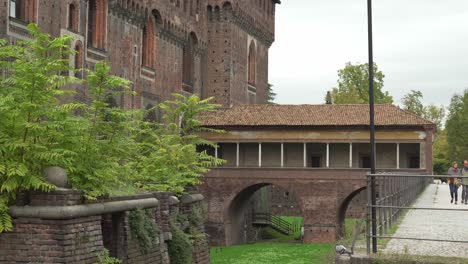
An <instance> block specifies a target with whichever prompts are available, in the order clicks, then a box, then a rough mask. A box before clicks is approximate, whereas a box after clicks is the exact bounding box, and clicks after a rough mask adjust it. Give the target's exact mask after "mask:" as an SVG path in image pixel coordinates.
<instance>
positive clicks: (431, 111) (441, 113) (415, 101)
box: [402, 90, 445, 130]
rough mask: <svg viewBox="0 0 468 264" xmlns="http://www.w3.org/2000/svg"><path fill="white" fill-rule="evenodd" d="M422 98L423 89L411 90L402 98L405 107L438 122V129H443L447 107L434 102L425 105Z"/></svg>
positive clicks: (435, 122)
mask: <svg viewBox="0 0 468 264" xmlns="http://www.w3.org/2000/svg"><path fill="white" fill-rule="evenodd" d="M422 98H423V94H422V92H421V91H417V90H411V92H409V93H408V94H407V95H405V96H404V97H403V99H402V103H403V109H405V110H407V111H409V112H411V113H413V114H416V115H418V116H420V117H423V118H425V119H427V120H429V121H431V122H433V123H434V124H436V126H437V129H438V130H441V129H442V122H443V120H444V118H445V107H444V106H437V105H434V104H430V105H427V106H424V105H423V103H422V102H421V100H422Z"/></svg>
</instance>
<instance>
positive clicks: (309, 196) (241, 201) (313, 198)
mask: <svg viewBox="0 0 468 264" xmlns="http://www.w3.org/2000/svg"><path fill="white" fill-rule="evenodd" d="M400 172H401V171H400ZM413 172H414V171H413ZM366 173H367V170H360V169H356V170H353V171H351V170H337V169H334V170H326V169H323V170H321V169H317V170H310V169H280V170H279V169H268V168H258V169H257V168H256V169H252V168H219V169H213V170H212V171H211V172H210V173H209V174H208V175H207V176H206V177H205V179H204V184H203V186H202V192H203V193H204V195H205V201H206V202H207V204H208V223H207V232H208V233H209V234H210V236H211V243H212V244H213V245H234V244H241V243H245V242H246V237H245V230H244V228H245V227H244V225H245V209H246V206H247V204H246V202H247V201H248V200H249V198H250V197H251V196H252V195H253V194H254V193H255V192H256V191H257V190H259V189H260V188H262V187H264V186H267V185H275V186H278V187H281V188H283V189H285V190H287V191H288V192H289V193H290V194H292V195H294V196H295V197H296V199H297V202H298V204H299V206H300V210H301V212H302V215H303V217H304V242H306V243H313V242H333V241H336V239H337V237H338V235H339V233H340V231H341V226H342V224H343V221H344V217H345V215H346V209H347V208H348V205H349V203H350V202H351V200H352V199H353V198H354V197H355V196H356V195H357V194H358V193H360V192H361V191H363V190H365V187H366V179H365V175H366Z"/></svg>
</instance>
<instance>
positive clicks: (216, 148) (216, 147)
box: [215, 144, 218, 158]
mask: <svg viewBox="0 0 468 264" xmlns="http://www.w3.org/2000/svg"><path fill="white" fill-rule="evenodd" d="M215 158H218V144H216V146H215Z"/></svg>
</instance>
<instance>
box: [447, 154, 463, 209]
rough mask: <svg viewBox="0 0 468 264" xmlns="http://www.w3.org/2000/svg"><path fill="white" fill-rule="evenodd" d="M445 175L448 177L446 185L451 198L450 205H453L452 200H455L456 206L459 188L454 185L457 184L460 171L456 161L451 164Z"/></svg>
mask: <svg viewBox="0 0 468 264" xmlns="http://www.w3.org/2000/svg"><path fill="white" fill-rule="evenodd" d="M447 174H448V175H449V178H448V184H449V188H450V197H451V200H450V203H453V199H454V198H455V204H457V202H458V187H459V186H457V184H456V183H457V182H458V179H457V177H459V176H460V175H461V170H460V169H459V168H458V163H457V162H456V161H454V162H453V163H452V167H451V168H449V169H448V172H447Z"/></svg>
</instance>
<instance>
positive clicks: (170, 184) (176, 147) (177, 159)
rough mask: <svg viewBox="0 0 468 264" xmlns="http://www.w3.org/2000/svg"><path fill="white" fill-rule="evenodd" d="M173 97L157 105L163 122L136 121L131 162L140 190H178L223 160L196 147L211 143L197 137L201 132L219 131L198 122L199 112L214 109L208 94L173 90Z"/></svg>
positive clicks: (190, 184)
mask: <svg viewBox="0 0 468 264" xmlns="http://www.w3.org/2000/svg"><path fill="white" fill-rule="evenodd" d="M173 96H174V98H175V99H174V100H169V101H166V102H164V103H162V104H161V105H160V108H161V109H162V110H163V111H164V113H165V114H164V116H163V119H164V120H165V123H164V125H161V126H159V128H156V127H155V126H154V124H152V123H149V122H140V124H139V127H140V129H139V135H137V139H136V140H135V141H136V142H137V145H138V153H139V155H135V158H134V159H133V160H132V164H133V166H134V167H135V169H134V170H135V171H136V172H137V173H136V175H137V177H136V179H135V183H136V185H137V187H138V188H139V189H141V190H143V191H170V192H175V193H182V192H184V191H185V188H186V187H188V186H194V185H198V184H200V183H201V182H200V178H201V177H202V176H203V175H205V173H207V172H208V171H209V168H210V167H214V166H218V165H221V164H222V163H223V160H221V159H217V158H215V157H213V156H210V155H209V154H208V153H207V151H201V152H200V151H198V150H197V147H202V146H210V147H215V146H214V144H213V143H211V142H209V141H206V140H204V139H203V138H201V137H200V133H202V132H220V131H217V130H213V129H207V128H204V127H202V126H201V122H200V121H199V119H198V117H199V115H200V114H201V113H204V114H208V113H209V112H213V111H215V109H216V108H217V107H218V106H217V105H214V104H210V103H209V101H211V100H212V98H208V99H205V100H200V99H199V98H198V97H197V96H195V95H192V96H190V97H185V96H182V95H178V94H174V95H173Z"/></svg>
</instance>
